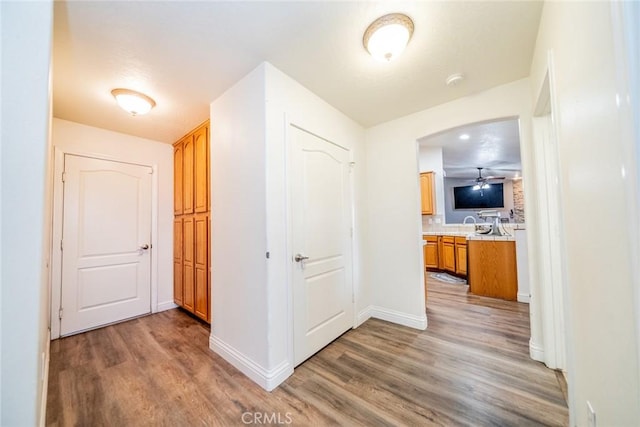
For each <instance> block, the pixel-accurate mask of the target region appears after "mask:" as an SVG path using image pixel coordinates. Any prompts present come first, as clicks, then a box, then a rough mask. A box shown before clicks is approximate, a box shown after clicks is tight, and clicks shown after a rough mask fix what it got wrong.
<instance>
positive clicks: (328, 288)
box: [290, 127, 353, 365]
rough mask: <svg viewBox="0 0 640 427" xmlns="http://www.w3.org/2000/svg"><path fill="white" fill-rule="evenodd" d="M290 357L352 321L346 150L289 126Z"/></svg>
mask: <svg viewBox="0 0 640 427" xmlns="http://www.w3.org/2000/svg"><path fill="white" fill-rule="evenodd" d="M290 135H291V138H292V149H293V157H292V161H293V162H292V172H293V176H292V177H291V178H292V182H291V189H292V195H291V198H292V226H293V230H292V231H293V236H292V238H293V250H294V254H295V255H294V257H293V259H292V263H293V289H294V290H293V298H294V359H295V364H296V365H298V364H300V363H302V362H303V361H304V360H306V359H307V358H308V357H310V356H311V355H313V354H314V353H316V352H317V351H318V350H320V349H321V348H322V347H324V346H326V345H327V344H329V343H330V342H331V341H333V340H334V339H336V338H337V337H338V336H340V335H341V334H342V333H343V332H345V331H346V330H348V329H349V328H351V327H352V326H353V279H352V257H351V194H350V185H349V169H350V165H349V152H348V151H347V150H345V149H343V148H341V147H339V146H337V145H334V144H332V143H330V142H328V141H325V140H323V139H321V138H319V137H317V136H315V135H312V134H310V133H308V132H305V131H303V130H301V129H298V128H295V127H292V128H291V132H290Z"/></svg>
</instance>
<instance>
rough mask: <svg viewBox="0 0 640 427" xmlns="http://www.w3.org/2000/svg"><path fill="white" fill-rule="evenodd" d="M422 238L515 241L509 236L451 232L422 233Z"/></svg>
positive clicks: (513, 237)
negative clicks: (444, 237)
mask: <svg viewBox="0 0 640 427" xmlns="http://www.w3.org/2000/svg"><path fill="white" fill-rule="evenodd" d="M422 235H423V236H458V237H466V238H467V240H490V241H491V240H493V241H496V240H498V241H515V240H516V238H515V236H509V235H503V236H494V235H491V234H489V235H487V234H476V233H469V232H464V231H451V232H445V231H423V232H422Z"/></svg>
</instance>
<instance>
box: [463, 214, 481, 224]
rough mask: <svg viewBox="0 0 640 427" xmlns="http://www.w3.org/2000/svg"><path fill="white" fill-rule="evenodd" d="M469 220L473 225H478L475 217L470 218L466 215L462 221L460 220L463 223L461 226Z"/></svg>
mask: <svg viewBox="0 0 640 427" xmlns="http://www.w3.org/2000/svg"><path fill="white" fill-rule="evenodd" d="M469 218H471V219H472V220H473V223H474V224H477V223H478V222H477V221H476V218H475V217H473V216H471V215H467V216H465V217H464V219H463V220H462V223H463V224H466V223H467V219H469Z"/></svg>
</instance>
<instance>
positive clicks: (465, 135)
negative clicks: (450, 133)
mask: <svg viewBox="0 0 640 427" xmlns="http://www.w3.org/2000/svg"><path fill="white" fill-rule="evenodd" d="M458 138H460V139H461V140H463V141H466V140H468V139H469V138H471V136H469V134H468V133H463V134H462V135H460V136H459V137H458Z"/></svg>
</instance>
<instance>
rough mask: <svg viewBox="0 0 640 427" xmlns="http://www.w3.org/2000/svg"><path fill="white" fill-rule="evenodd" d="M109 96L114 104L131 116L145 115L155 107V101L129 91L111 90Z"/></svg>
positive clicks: (142, 94)
mask: <svg viewBox="0 0 640 427" xmlns="http://www.w3.org/2000/svg"><path fill="white" fill-rule="evenodd" d="M111 94H112V95H113V97H114V98H115V99H116V102H117V103H118V105H119V106H120V108H122V109H123V110H125V111H126V112H128V113H129V114H131V115H132V116H141V115H143V114H147V113H148V112H149V111H151V109H152V108H153V107H155V106H156V101H154V100H153V99H151V98H150V97H148V96H147V95H145V94H144V93H140V92H136V91H135V90H131V89H113V90H112V91H111Z"/></svg>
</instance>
